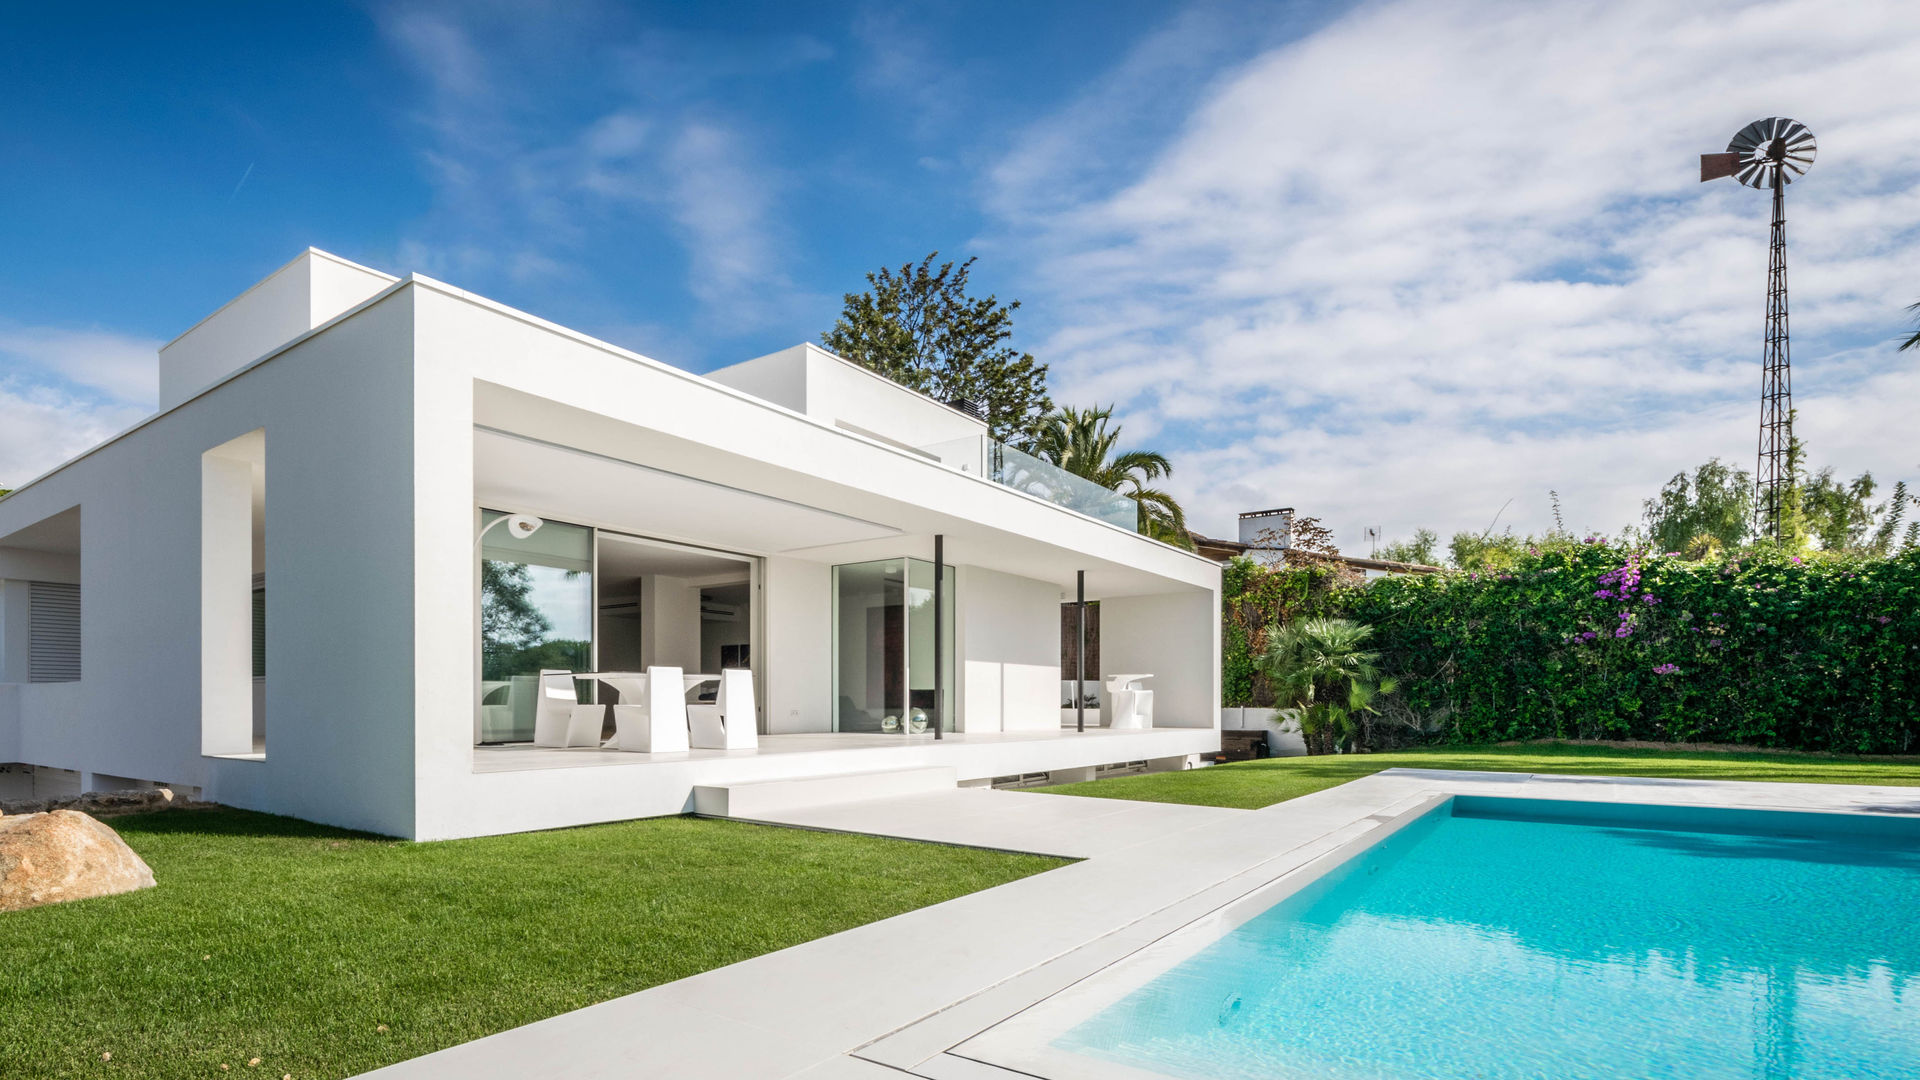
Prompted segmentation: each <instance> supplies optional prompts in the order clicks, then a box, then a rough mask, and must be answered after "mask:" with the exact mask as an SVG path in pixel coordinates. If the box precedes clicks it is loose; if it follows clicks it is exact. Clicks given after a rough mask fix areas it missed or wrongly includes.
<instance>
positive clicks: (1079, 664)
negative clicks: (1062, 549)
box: [1073, 570, 1087, 731]
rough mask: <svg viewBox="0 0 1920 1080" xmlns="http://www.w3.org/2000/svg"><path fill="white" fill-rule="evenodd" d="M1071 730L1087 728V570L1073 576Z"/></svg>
mask: <svg viewBox="0 0 1920 1080" xmlns="http://www.w3.org/2000/svg"><path fill="white" fill-rule="evenodd" d="M1073 621H1074V635H1073V637H1074V644H1073V730H1075V731H1085V730H1087V572H1086V571H1085V570H1080V571H1077V572H1076V575H1075V578H1074V591H1073Z"/></svg>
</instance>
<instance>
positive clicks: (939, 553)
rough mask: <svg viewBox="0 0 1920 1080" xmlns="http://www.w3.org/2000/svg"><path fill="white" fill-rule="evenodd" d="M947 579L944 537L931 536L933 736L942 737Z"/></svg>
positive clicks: (944, 716) (944, 718) (945, 677)
mask: <svg viewBox="0 0 1920 1080" xmlns="http://www.w3.org/2000/svg"><path fill="white" fill-rule="evenodd" d="M946 576H947V538H946V536H945V535H944V534H941V533H935V534H933V737H934V738H935V739H940V738H944V736H943V735H942V734H941V729H942V728H944V727H946V725H947V670H946V665H945V664H943V663H941V662H940V661H941V659H942V657H944V656H945V654H946V649H945V647H944V646H945V644H946V642H945V640H944V638H945V632H946V621H947V619H946V615H947V610H946V597H945V596H944V595H942V594H944V593H945V592H946V591H947V590H946V587H945V582H946Z"/></svg>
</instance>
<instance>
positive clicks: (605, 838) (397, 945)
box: [0, 810, 1060, 1080]
mask: <svg viewBox="0 0 1920 1080" xmlns="http://www.w3.org/2000/svg"><path fill="white" fill-rule="evenodd" d="M109 824H111V825H113V826H114V827H115V828H116V829H118V830H119V831H120V834H121V836H123V837H124V838H125V839H126V841H127V843H128V844H130V845H131V846H132V847H133V848H134V850H136V851H138V852H139V853H140V855H141V856H142V857H143V858H145V859H146V860H147V862H148V864H149V865H151V866H152V867H153V872H154V875H155V876H156V877H157V878H158V879H159V882H160V884H159V887H157V888H154V889H148V890H145V891H143V892H138V893H131V894H127V895H123V896H112V897H102V898H99V899H95V900H82V901H78V902H74V903H69V904H57V905H53V906H49V907H42V908H33V909H30V910H27V911H20V912H13V913H10V914H0V1076H5V1077H7V1078H8V1080H26V1078H30V1077H31V1078H37V1077H81V1076H85V1077H98V1076H110V1075H117V1076H126V1077H196V1078H205V1077H217V1076H233V1077H243V1076H244V1077H252V1078H261V1080H264V1078H276V1080H277V1078H278V1077H281V1076H283V1075H286V1074H292V1075H293V1076H294V1077H297V1078H303V1080H304V1078H310V1077H340V1076H347V1075H350V1074H353V1073H358V1072H362V1071H365V1070H367V1069H372V1068H375V1067H377V1066H381V1065H386V1064H390V1063H392V1062H395V1061H400V1060H402V1059H405V1058H410V1057H414V1056H416V1055H419V1054H424V1053H427V1052H428V1051H431V1050H437V1049H440V1048H442V1047H446V1046H451V1045H454V1044H456V1043H460V1042H465V1041H467V1040H469V1039H475V1038H478V1037H480V1036H482V1035H487V1034H490V1033H492V1032H496V1031H501V1030H504V1029H506V1028H510V1027H514V1026H516V1025H519V1024H524V1023H528V1022H529V1021H533V1020H538V1019H540V1018H542V1017H547V1016H552V1015H554V1014H556V1013H560V1012H564V1011H567V1010H569V1009H576V1008H579V1007H581V1006H583V1005H589V1004H592V1003H593V1002H597V1001H604V1000H606V999H608V998H612V997H616V996H618V995H621V994H626V993H631V992H633V991H636V990H641V989H644V988H646V987H649V986H654V985H656V984H659V983H664V982H667V981H669V980H672V979H678V978H682V977H684V976H687V975H692V974H695V973H697V972H701V971H706V970H708V969H710V968H716V967H719V966H721V965H723V964H729V963H733V962H734V961H736V960H744V959H747V958H748V957H751V956H756V955H758V954H760V953H765V952H770V951H772V950H774V949H779V948H784V947H785V946H788V945H794V944H797V943H799V942H803V941H807V940H810V939H813V938H817V937H820V936H822V935H825V934H831V933H834V932H836V931H839V930H845V929H847V928H849V927H853V926H858V925H860V924H862V923H867V922H872V921H874V920H876V919H881V918H885V917H887V916H889V915H895V914H898V913H900V912H904V911H909V910H912V909H914V908H918V907H923V906H925V905H928V904H933V903H938V902H939V901H942V900H947V899H950V898H952V897H955V896H959V895H961V894H964V893H968V892H972V891H974V890H977V889H983V888H987V887H988V886H992V885H998V884H1001V883H1003V882H1007V881H1012V880H1014V879H1016V878H1021V877H1025V876H1027V875H1029V874H1033V873H1037V872H1039V871H1042V870H1046V869H1050V868H1052V867H1054V866H1058V865H1060V860H1056V859H1048V858H1041V857H1037V856H1024V855H1008V854H1003V853H999V852H988V851H977V850H972V849H966V848H950V847H939V846H935V845H931V844H918V843H912V842H908V841H896V840H884V839H876V838H872V837H861V836H845V835H837V834H832V833H817V832H802V831H798V830H791V829H778V828H769V827H764V826H756V825H743V824H738V823H734V822H725V821H709V820H700V819H695V818H663V819H654V820H648V821H633V822H625V823H621V824H615V825H601V826H594V827H591V828H583V829H568V830H562V831H557V832H545V833H529V834H524V835H520V836H503V837H491V838H485V839H477V840H459V841H449V842H444V843H431V844H411V843H406V842H403V841H397V840H388V839H382V838H378V837H371V836H366V835H362V834H358V833H349V832H342V831H340V830H337V829H328V828H324V827H321V826H317V825H309V824H307V823H305V822H300V821H294V820H291V819H287V818H277V817H269V816H265V815H260V814H250V813H244V812H241V811H231V810H209V811H168V812H164V813H157V814H147V815H139V816H131V817H120V818H113V819H111V820H110V821H109ZM798 989H800V990H804V988H798ZM383 1026H384V1030H383V1029H382V1028H383ZM103 1053H111V1054H112V1055H113V1056H112V1060H111V1062H104V1061H103V1060H102V1058H101V1055H102V1054H103ZM256 1057H257V1058H259V1059H261V1062H260V1064H259V1066H257V1067H255V1068H249V1067H248V1064H247V1063H248V1062H249V1061H250V1060H252V1059H253V1058H256ZM222 1065H227V1066H230V1067H231V1069H230V1071H228V1072H224V1073H223V1072H222V1071H221V1066H222Z"/></svg>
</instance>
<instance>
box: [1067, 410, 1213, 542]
mask: <svg viewBox="0 0 1920 1080" xmlns="http://www.w3.org/2000/svg"><path fill="white" fill-rule="evenodd" d="M1112 421H1113V406H1111V405H1106V406H1097V407H1095V408H1091V409H1075V408H1072V407H1067V408H1063V409H1061V410H1060V411H1058V412H1054V413H1049V414H1047V415H1046V416H1045V417H1043V418H1042V419H1041V421H1040V433H1039V435H1038V436H1036V437H1035V439H1034V441H1033V452H1034V454H1035V455H1036V456H1037V457H1040V458H1041V459H1043V460H1045V461H1047V462H1048V463H1050V464H1053V465H1056V466H1058V467H1060V468H1061V469H1063V470H1065V471H1067V472H1070V473H1072V474H1073V475H1075V476H1078V477H1082V478H1084V479H1087V480H1091V481H1093V482H1094V483H1096V484H1099V485H1100V486H1101V487H1103V488H1106V489H1107V490H1108V491H1117V492H1119V493H1120V494H1122V495H1125V496H1126V497H1128V498H1130V499H1132V500H1133V501H1134V502H1135V503H1137V504H1139V515H1140V517H1139V524H1138V526H1137V527H1138V528H1139V530H1140V532H1141V533H1142V534H1143V535H1145V536H1151V537H1153V538H1154V539H1155V540H1162V541H1165V542H1166V543H1169V544H1172V545H1174V546H1175V547H1183V548H1186V549H1188V550H1189V551H1191V550H1192V549H1193V537H1192V536H1191V535H1190V534H1189V533H1188V532H1187V514H1186V511H1184V510H1182V509H1181V508H1180V504H1179V502H1177V501H1176V500H1175V499H1174V497H1173V496H1172V495H1170V494H1168V493H1167V492H1166V491H1164V490H1161V489H1160V488H1155V487H1149V486H1147V485H1148V484H1150V483H1152V482H1153V481H1155V480H1159V479H1161V478H1162V477H1165V476H1170V475H1172V473H1173V463H1172V462H1170V461H1168V460H1167V456H1166V455H1165V454H1162V453H1160V452H1158V451H1155V450H1127V451H1123V452H1121V453H1118V454H1116V453H1114V444H1115V443H1117V442H1119V441H1120V425H1119V424H1115V423H1113V422H1112Z"/></svg>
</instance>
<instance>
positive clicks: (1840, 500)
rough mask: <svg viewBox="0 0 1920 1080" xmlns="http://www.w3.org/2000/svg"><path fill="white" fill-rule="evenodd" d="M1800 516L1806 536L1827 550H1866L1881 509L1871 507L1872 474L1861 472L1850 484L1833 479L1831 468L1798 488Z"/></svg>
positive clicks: (1873, 487) (1873, 486)
mask: <svg viewBox="0 0 1920 1080" xmlns="http://www.w3.org/2000/svg"><path fill="white" fill-rule="evenodd" d="M1798 487H1799V489H1800V513H1801V516H1802V517H1803V519H1804V520H1805V522H1806V530H1807V534H1808V535H1809V536H1810V537H1811V538H1812V539H1814V540H1815V541H1817V542H1818V543H1819V544H1820V547H1821V548H1822V549H1823V550H1826V551H1847V550H1851V549H1854V548H1860V547H1865V546H1866V545H1867V543H1868V541H1869V539H1870V538H1871V537H1872V535H1873V528H1874V524H1875V520H1874V519H1875V518H1876V517H1877V516H1878V515H1879V513H1880V512H1881V511H1882V509H1883V507H1879V506H1875V505H1873V501H1872V500H1873V492H1874V489H1875V487H1876V485H1875V484H1874V482H1873V474H1872V473H1870V472H1863V473H1861V474H1860V475H1859V476H1856V477H1854V478H1853V479H1852V480H1851V481H1847V482H1842V481H1839V480H1836V479H1834V476H1833V469H1832V468H1831V467H1829V468H1825V469H1821V470H1820V471H1819V473H1817V474H1815V475H1814V476H1812V477H1810V478H1809V479H1807V480H1806V481H1804V482H1803V483H1801V484H1799V485H1798Z"/></svg>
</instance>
